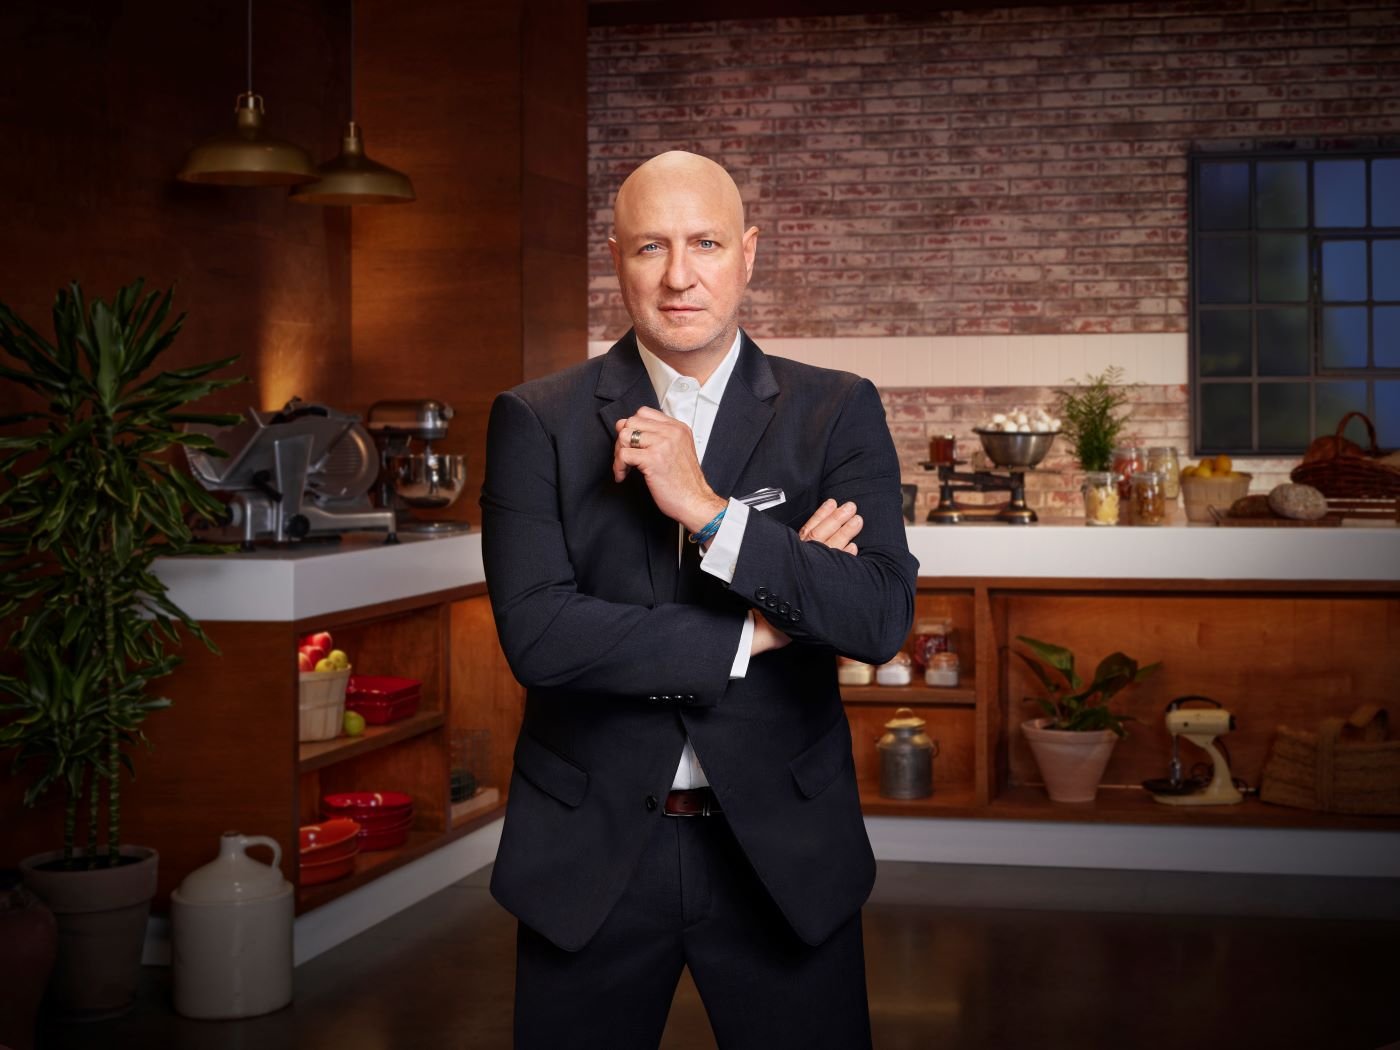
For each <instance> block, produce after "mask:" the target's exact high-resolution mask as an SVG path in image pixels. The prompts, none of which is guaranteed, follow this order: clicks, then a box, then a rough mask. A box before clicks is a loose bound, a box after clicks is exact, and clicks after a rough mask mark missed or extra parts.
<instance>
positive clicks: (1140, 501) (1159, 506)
mask: <svg viewBox="0 0 1400 1050" xmlns="http://www.w3.org/2000/svg"><path fill="white" fill-rule="evenodd" d="M1166 516H1167V497H1166V493H1165V492H1163V490H1162V475H1160V474H1158V473H1157V472H1156V471H1155V470H1139V471H1137V472H1136V473H1134V474H1133V524H1135V525H1160V524H1162V522H1163V520H1164V519H1165V518H1166Z"/></svg>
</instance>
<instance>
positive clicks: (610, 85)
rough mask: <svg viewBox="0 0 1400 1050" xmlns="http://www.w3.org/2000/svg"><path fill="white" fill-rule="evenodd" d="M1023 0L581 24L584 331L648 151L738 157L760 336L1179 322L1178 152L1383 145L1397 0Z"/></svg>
mask: <svg viewBox="0 0 1400 1050" xmlns="http://www.w3.org/2000/svg"><path fill="white" fill-rule="evenodd" d="M1067 12H1071V9H1069V8H1063V7H1018V8H1005V9H999V10H991V11H968V12H940V13H937V14H933V15H929V16H926V17H910V16H898V15H868V16H854V17H841V18H803V19H765V20H755V21H745V22H698V23H687V24H680V25H659V26H657V25H651V26H632V27H616V28H607V29H595V30H593V32H592V34H591V39H590V48H589V54H590V67H589V68H590V79H589V123H590V173H591V174H590V179H591V214H592V224H591V228H590V237H589V241H590V245H591V246H592V252H593V254H592V257H591V259H592V270H591V276H592V281H591V286H590V328H591V331H592V333H593V335H594V337H595V338H604V337H607V336H612V335H616V334H617V333H619V332H621V331H623V330H625V328H626V324H627V322H626V318H625V314H624V312H623V309H622V305H621V302H620V300H619V298H618V295H617V292H616V286H615V283H614V281H613V279H612V277H611V272H610V269H611V268H610V265H609V262H608V258H607V251H606V248H605V245H604V242H605V240H606V237H607V232H608V227H609V223H610V221H611V212H610V205H611V198H612V194H613V193H614V192H615V191H616V188H617V185H618V183H619V182H620V181H621V179H622V178H623V177H624V176H625V175H626V174H627V172H629V171H630V170H631V169H632V168H633V167H635V166H636V164H637V163H639V162H640V161H641V160H643V159H645V158H647V157H649V156H651V155H653V154H655V153H658V152H660V151H662V150H665V149H671V148H685V149H692V150H695V151H698V152H701V153H705V154H708V155H710V156H713V157H715V158H717V159H719V160H721V161H722V162H723V163H724V164H725V165H726V166H728V167H729V168H730V170H731V171H733V173H734V175H735V177H736V179H737V180H738V181H739V184H740V187H741V188H742V190H743V192H744V196H745V199H746V201H747V202H748V204H749V206H750V217H751V219H752V220H753V221H754V222H756V223H757V224H758V225H759V226H760V227H761V228H762V229H763V230H764V239H763V242H762V246H761V249H760V250H761V256H760V260H761V261H760V266H759V268H758V271H757V274H756V277H755V280H754V286H753V293H752V302H751V304H750V306H749V308H748V310H747V313H746V317H747V319H748V323H749V325H750V327H751V328H752V329H753V330H754V331H755V332H756V333H757V334H766V335H770V336H772V335H776V336H814V337H818V336H832V335H845V336H852V335H870V336H882V335H930V334H954V333H971V332H1004V333H1032V332H1074V331H1082V332H1132V331H1183V330H1184V329H1185V321H1186V301H1185V300H1186V283H1185V277H1186V154H1187V151H1188V150H1189V149H1190V148H1191V147H1192V145H1193V144H1195V145H1197V146H1200V147H1204V148H1248V147H1250V146H1253V145H1256V144H1263V143H1280V142H1286V143H1293V144H1296V145H1297V146H1299V147H1313V146H1319V145H1326V144H1329V143H1334V142H1336V141H1338V140H1342V139H1344V140H1345V141H1346V142H1347V143H1348V144H1363V145H1369V144H1374V143H1376V142H1378V141H1382V140H1385V139H1387V138H1388V139H1389V140H1390V141H1392V142H1393V141H1396V140H1397V139H1400V4H1397V3H1396V2H1395V0H1253V2H1251V0H1219V2H1191V0H1186V2H1166V3H1137V4H1113V5H1102V6H1094V7H1085V8H1077V9H1073V10H1072V12H1071V13H1067Z"/></svg>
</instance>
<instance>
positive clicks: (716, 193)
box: [608, 157, 758, 356]
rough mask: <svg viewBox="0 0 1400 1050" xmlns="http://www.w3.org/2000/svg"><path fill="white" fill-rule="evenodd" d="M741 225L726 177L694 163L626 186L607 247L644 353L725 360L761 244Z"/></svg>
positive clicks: (656, 170)
mask: <svg viewBox="0 0 1400 1050" xmlns="http://www.w3.org/2000/svg"><path fill="white" fill-rule="evenodd" d="M692 161H693V162H692ZM743 220H744V216H743V205H742V203H741V201H740V199H739V194H738V190H737V189H735V187H734V184H733V182H732V181H730V179H729V176H728V175H727V174H725V173H724V171H723V169H722V168H720V167H719V166H718V165H715V164H713V163H712V162H710V161H703V162H702V161H701V158H698V157H696V158H691V159H690V160H686V159H681V160H680V161H679V162H678V163H674V164H665V163H663V164H656V162H651V163H650V164H649V165H646V166H643V168H640V169H638V170H637V171H636V172H634V173H633V175H632V176H631V177H630V178H629V179H628V180H627V182H626V183H625V184H624V186H623V188H622V190H621V191H619V193H618V197H617V208H616V213H615V221H614V236H613V237H612V238H610V239H609V241H608V247H609V248H610V249H611V250H612V257H613V265H614V266H615V267H616V269H617V278H618V283H619V284H620V285H621V289H622V301H623V302H624V303H625V304H626V306H627V312H628V313H629V314H630V315H631V317H632V323H633V324H634V325H635V326H636V329H637V335H638V337H639V338H640V339H641V341H642V342H643V343H644V344H645V345H646V347H647V349H649V350H652V351H654V352H656V353H658V354H660V355H662V356H665V355H668V354H683V353H691V352H694V351H707V350H712V351H721V350H722V351H728V349H729V346H730V344H731V343H732V342H733V341H734V334H735V331H736V329H737V326H738V322H737V317H738V313H739V303H740V301H741V300H742V299H743V296H744V289H745V288H746V287H748V283H749V277H750V275H751V274H752V273H753V260H754V251H755V249H756V247H757V244H758V228H757V227H750V228H749V230H748V231H747V232H746V231H745V230H744V221H743Z"/></svg>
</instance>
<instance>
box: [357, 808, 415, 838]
mask: <svg viewBox="0 0 1400 1050" xmlns="http://www.w3.org/2000/svg"><path fill="white" fill-rule="evenodd" d="M355 823H356V824H358V825H360V832H359V833H360V834H362V835H363V834H364V833H365V832H367V831H392V830H393V829H395V828H401V827H405V826H406V825H410V824H412V823H413V811H412V810H409V811H408V812H407V813H386V814H384V815H383V816H373V817H357V818H356V819H355Z"/></svg>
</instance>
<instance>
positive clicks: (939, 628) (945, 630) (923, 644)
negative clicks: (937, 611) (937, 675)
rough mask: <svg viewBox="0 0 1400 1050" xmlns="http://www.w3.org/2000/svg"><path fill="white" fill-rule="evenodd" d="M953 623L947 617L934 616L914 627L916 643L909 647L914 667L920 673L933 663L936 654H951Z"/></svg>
mask: <svg viewBox="0 0 1400 1050" xmlns="http://www.w3.org/2000/svg"><path fill="white" fill-rule="evenodd" d="M953 648H954V646H953V621H952V619H951V618H950V617H947V616H933V617H929V618H927V619H923V620H920V621H919V622H918V623H916V624H915V625H914V642H913V644H912V645H910V646H909V651H910V655H911V656H913V658H914V666H915V667H916V668H918V669H919V670H920V671H922V670H924V669H925V668H926V667H928V666H929V664H930V662H932V660H933V657H934V654H935V653H946V652H951V651H952V649H953Z"/></svg>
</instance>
